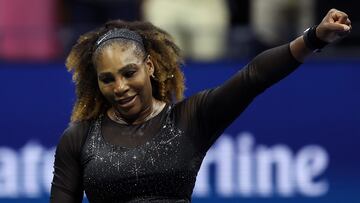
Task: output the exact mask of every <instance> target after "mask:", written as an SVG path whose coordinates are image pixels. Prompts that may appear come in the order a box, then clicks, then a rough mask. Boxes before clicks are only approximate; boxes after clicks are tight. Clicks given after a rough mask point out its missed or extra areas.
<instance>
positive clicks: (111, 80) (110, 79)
mask: <svg viewBox="0 0 360 203" xmlns="http://www.w3.org/2000/svg"><path fill="white" fill-rule="evenodd" d="M99 80H100V81H101V82H102V83H104V84H109V83H111V82H113V81H114V78H113V77H99Z"/></svg>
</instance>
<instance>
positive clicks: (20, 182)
mask: <svg viewBox="0 0 360 203" xmlns="http://www.w3.org/2000/svg"><path fill="white" fill-rule="evenodd" d="M243 65H244V64H243V63H235V62H233V63H213V64H188V65H187V66H186V67H184V72H185V75H186V78H187V80H186V84H187V90H186V95H187V96H189V95H192V94H194V93H196V92H198V91H200V90H203V89H206V88H211V87H215V86H217V85H219V84H221V83H222V82H224V81H225V80H226V79H227V78H229V77H230V76H231V75H232V74H234V73H235V72H236V71H238V69H239V68H240V67H242V66H243ZM0 66H1V68H0V92H1V99H0V113H1V117H0V124H1V132H0V134H1V139H0V202H1V203H15V202H16V203H17V202H48V198H49V191H50V186H51V180H52V171H53V169H52V167H53V159H54V157H53V156H54V151H55V147H56V144H57V142H58V140H59V138H60V136H61V134H62V132H63V130H64V129H65V128H66V127H67V125H68V122H69V116H70V112H71V108H72V104H73V103H74V85H73V84H72V82H71V74H70V73H68V72H66V70H65V67H64V65H62V64H58V63H54V64H8V63H0ZM359 76H360V61H359V60H351V61H349V60H333V61H309V62H307V63H305V64H303V65H302V66H301V67H300V68H299V69H298V70H296V71H295V72H294V73H293V74H291V75H290V76H288V77H287V78H285V79H284V80H283V81H281V82H279V83H278V84H275V85H274V86H273V87H271V88H269V89H268V90H267V91H266V92H264V93H263V94H261V95H259V96H258V97H257V98H256V99H255V100H254V102H253V103H252V104H251V105H250V106H249V107H248V108H247V109H246V110H245V112H244V113H243V114H242V115H241V116H240V117H239V118H238V119H237V120H236V121H235V122H234V123H233V124H232V125H231V126H230V127H229V128H228V129H227V130H226V131H225V132H224V134H223V135H222V136H221V137H220V138H219V139H218V140H217V142H216V143H215V144H214V146H213V147H212V148H211V149H210V151H209V152H208V153H207V156H206V158H205V160H204V162H203V165H202V167H201V170H200V172H199V174H198V177H197V182H196V186H195V189H194V193H193V202H194V203H200V202H249V203H250V202H304V203H308V202H320V203H321V202H324V203H325V202H326V203H332V202H334V203H335V202H336V203H337V202H347V203H356V202H360V195H359V193H360V174H359V171H360V158H359V154H360V149H359V144H360V79H359V78H360V77H359ZM84 202H86V200H84Z"/></svg>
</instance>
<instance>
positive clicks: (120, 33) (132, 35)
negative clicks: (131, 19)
mask: <svg viewBox="0 0 360 203" xmlns="http://www.w3.org/2000/svg"><path fill="white" fill-rule="evenodd" d="M118 38H121V39H127V40H132V41H135V42H137V43H139V44H140V45H141V46H142V47H144V44H143V40H142V38H141V36H140V35H139V34H138V33H136V32H134V31H131V30H129V29H126V28H121V29H119V28H115V29H112V30H109V31H108V32H107V33H105V34H104V35H102V36H101V37H99V39H98V40H97V41H96V44H95V50H96V49H97V48H99V47H100V45H101V44H103V43H104V42H106V41H108V40H111V39H118Z"/></svg>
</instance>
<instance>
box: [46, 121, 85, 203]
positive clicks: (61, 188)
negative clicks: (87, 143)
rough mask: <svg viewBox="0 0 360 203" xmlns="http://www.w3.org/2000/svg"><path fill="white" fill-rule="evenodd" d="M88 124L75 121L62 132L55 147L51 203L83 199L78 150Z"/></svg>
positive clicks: (73, 201)
mask: <svg viewBox="0 0 360 203" xmlns="http://www.w3.org/2000/svg"><path fill="white" fill-rule="evenodd" d="M88 127H89V124H87V123H77V124H73V125H71V126H69V127H68V128H67V129H66V130H65V131H64V133H63V135H62V137H61V139H60V141H59V144H58V146H57V148H56V153H55V162H54V177H53V181H52V186H51V194H50V202H51V203H63V202H67V203H78V202H82V199H83V185H82V169H81V165H80V152H81V147H82V145H83V142H84V140H85V137H86V134H87V132H88Z"/></svg>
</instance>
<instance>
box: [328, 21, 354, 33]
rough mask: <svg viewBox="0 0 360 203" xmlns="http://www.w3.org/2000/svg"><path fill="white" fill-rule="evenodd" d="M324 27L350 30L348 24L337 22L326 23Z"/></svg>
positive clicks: (344, 30) (342, 30)
mask: <svg viewBox="0 0 360 203" xmlns="http://www.w3.org/2000/svg"><path fill="white" fill-rule="evenodd" d="M326 28H327V29H329V30H331V31H335V32H346V31H349V30H350V26H348V25H345V24H339V23H328V24H327V26H326Z"/></svg>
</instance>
